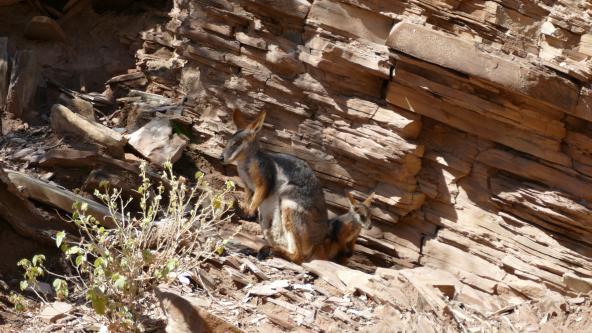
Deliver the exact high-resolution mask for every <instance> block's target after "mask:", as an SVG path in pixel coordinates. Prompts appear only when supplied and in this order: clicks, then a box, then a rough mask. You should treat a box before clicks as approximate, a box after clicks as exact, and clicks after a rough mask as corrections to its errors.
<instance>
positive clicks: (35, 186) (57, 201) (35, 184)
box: [3, 170, 115, 228]
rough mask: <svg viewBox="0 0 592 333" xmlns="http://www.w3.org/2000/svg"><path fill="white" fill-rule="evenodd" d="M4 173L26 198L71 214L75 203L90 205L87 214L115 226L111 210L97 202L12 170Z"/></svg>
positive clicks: (106, 224)
mask: <svg viewBox="0 0 592 333" xmlns="http://www.w3.org/2000/svg"><path fill="white" fill-rule="evenodd" d="M3 172H4V173H5V174H6V175H7V176H8V178H9V179H10V181H11V182H12V183H13V184H14V185H15V186H17V187H18V188H19V190H20V191H21V193H22V195H23V196H24V197H27V198H31V199H33V200H37V201H39V202H43V203H45V204H48V205H51V206H54V207H57V208H60V209H62V210H64V211H66V212H69V213H72V212H74V208H73V205H74V204H75V203H77V202H79V203H85V204H87V205H88V209H87V213H88V214H89V215H92V216H93V217H94V218H95V219H96V220H97V221H98V222H99V223H101V224H103V225H104V226H106V227H110V228H111V227H114V226H115V224H114V223H113V219H112V218H111V213H110V212H109V209H108V208H107V207H105V206H103V205H101V204H98V203H97V202H95V201H92V200H89V199H87V198H84V197H82V196H79V195H77V194H75V193H74V192H71V191H68V190H65V189H63V188H61V187H60V186H58V185H54V184H51V183H48V182H45V181H43V180H40V179H36V178H33V177H31V176H29V175H26V174H24V173H22V172H18V171H12V170H4V171H3Z"/></svg>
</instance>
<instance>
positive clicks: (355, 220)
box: [316, 192, 374, 264]
mask: <svg viewBox="0 0 592 333" xmlns="http://www.w3.org/2000/svg"><path fill="white" fill-rule="evenodd" d="M347 198H348V200H349V211H348V212H347V213H345V214H343V215H340V216H337V217H335V218H333V219H331V220H330V221H329V223H330V229H329V234H328V237H327V239H326V240H325V244H324V247H323V248H322V249H321V250H320V251H318V252H317V256H316V257H317V258H318V259H325V260H334V261H337V262H339V263H342V264H345V263H346V262H347V260H348V259H349V258H350V257H351V256H352V255H353V253H354V245H355V244H356V240H357V239H358V236H359V235H360V231H362V228H364V229H370V228H371V226H372V213H371V211H370V205H371V204H372V200H373V198H374V193H372V194H370V195H369V196H368V198H366V200H364V201H362V202H359V201H357V200H356V199H355V198H354V197H353V196H352V195H351V192H347Z"/></svg>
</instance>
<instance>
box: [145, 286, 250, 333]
mask: <svg viewBox="0 0 592 333" xmlns="http://www.w3.org/2000/svg"><path fill="white" fill-rule="evenodd" d="M156 297H157V298H158V300H159V301H160V306H161V308H162V310H163V311H164V313H165V314H166V316H167V326H166V328H165V331H166V332H167V333H193V332H204V333H240V332H242V330H240V329H239V328H237V327H235V326H233V325H231V324H228V323H227V322H225V321H224V320H222V319H220V318H218V317H217V316H215V315H213V314H211V313H209V312H208V311H206V310H205V309H204V308H203V307H202V306H200V305H198V302H197V301H196V300H192V299H189V298H186V297H183V296H181V295H179V294H177V293H175V292H174V291H172V290H169V289H167V288H166V287H164V286H159V287H158V288H157V289H156Z"/></svg>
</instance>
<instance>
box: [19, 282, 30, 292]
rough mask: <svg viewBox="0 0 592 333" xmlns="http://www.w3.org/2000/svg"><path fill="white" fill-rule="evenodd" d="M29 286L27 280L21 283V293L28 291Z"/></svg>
mask: <svg viewBox="0 0 592 333" xmlns="http://www.w3.org/2000/svg"><path fill="white" fill-rule="evenodd" d="M28 286H29V283H28V282H27V281H25V280H23V281H21V282H20V284H19V287H20V288H21V291H23V290H25V289H27V287H28Z"/></svg>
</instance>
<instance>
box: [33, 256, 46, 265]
mask: <svg viewBox="0 0 592 333" xmlns="http://www.w3.org/2000/svg"><path fill="white" fill-rule="evenodd" d="M43 261H45V256H44V255H43V254H36V255H34V256H33V259H32V260H31V262H32V263H33V266H39V265H40V264H43Z"/></svg>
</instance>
